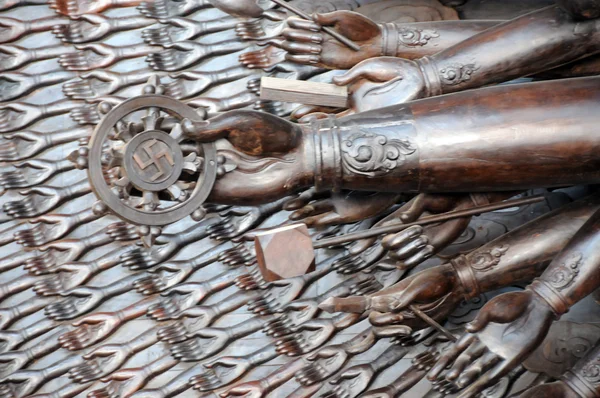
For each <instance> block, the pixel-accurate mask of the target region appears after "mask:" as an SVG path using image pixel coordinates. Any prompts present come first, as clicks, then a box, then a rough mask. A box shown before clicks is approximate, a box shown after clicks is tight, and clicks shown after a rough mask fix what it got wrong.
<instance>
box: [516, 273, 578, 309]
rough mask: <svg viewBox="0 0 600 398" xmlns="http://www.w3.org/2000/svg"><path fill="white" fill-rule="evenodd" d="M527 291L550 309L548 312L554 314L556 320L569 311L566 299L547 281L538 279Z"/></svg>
mask: <svg viewBox="0 0 600 398" xmlns="http://www.w3.org/2000/svg"><path fill="white" fill-rule="evenodd" d="M526 290H529V291H530V292H532V293H533V294H534V295H535V297H536V298H538V299H539V301H540V302H542V303H543V304H545V305H546V306H547V307H548V311H550V312H552V313H554V317H555V318H556V319H558V318H560V317H561V315H562V314H564V313H566V312H568V311H569V303H568V301H567V300H566V298H565V297H564V296H563V295H562V294H560V292H559V290H558V289H556V288H555V287H554V286H552V284H551V283H548V282H547V281H545V280H543V279H540V278H536V279H535V280H534V281H533V282H531V284H530V285H529V286H527V288H526Z"/></svg>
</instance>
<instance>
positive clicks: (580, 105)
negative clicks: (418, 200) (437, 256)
mask: <svg viewBox="0 0 600 398" xmlns="http://www.w3.org/2000/svg"><path fill="white" fill-rule="evenodd" d="M599 102H600V79H598V78H583V79H572V80H562V81H551V82H542V83H529V84H520V85H511V86H497V87H491V88H486V89H481V90H476V91H470V92H468V93H457V94H454V95H451V96H444V97H440V98H430V99H426V100H421V101H415V102H411V103H408V104H404V105H398V106H393V107H389V108H382V109H379V110H373V111H369V112H364V113H361V114H358V115H353V116H348V117H345V118H341V119H334V118H329V119H325V120H321V121H316V122H314V123H312V124H311V125H304V126H303V128H304V129H305V134H304V135H305V139H304V145H303V148H302V151H303V159H302V160H301V161H300V163H302V164H303V165H304V166H303V167H304V168H305V170H307V171H308V172H309V173H310V175H311V177H312V179H313V181H314V185H315V186H316V188H317V189H320V190H321V189H331V188H344V189H358V190H366V191H381V190H386V191H391V192H473V191H474V189H475V190H477V191H481V192H491V191H511V190H518V189H530V188H533V187H551V186H564V185H576V184H589V183H596V182H598V181H599V180H600V153H599V151H598V149H597V146H598V144H599V143H600V140H599V139H598V138H597V135H596V134H594V133H593V131H595V129H596V125H597V122H598V118H597V116H596V112H595V109H597V108H598V104H599ZM490 115H494V116H493V117H490ZM299 181H300V180H299Z"/></svg>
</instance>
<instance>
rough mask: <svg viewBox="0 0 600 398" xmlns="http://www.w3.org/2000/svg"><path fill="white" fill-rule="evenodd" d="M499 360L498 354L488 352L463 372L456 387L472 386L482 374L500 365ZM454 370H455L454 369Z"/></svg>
mask: <svg viewBox="0 0 600 398" xmlns="http://www.w3.org/2000/svg"><path fill="white" fill-rule="evenodd" d="M499 360H500V358H499V357H498V356H497V355H496V354H494V353H493V352H490V351H487V352H486V353H485V354H484V355H482V356H481V357H479V358H478V359H477V360H476V361H475V362H473V363H472V364H471V365H469V366H468V367H467V368H466V369H465V371H464V372H462V374H461V375H460V377H459V378H458V380H457V381H456V385H457V386H458V387H460V388H464V387H466V386H468V385H470V384H471V383H472V382H473V381H474V380H475V379H476V378H478V377H479V376H481V374H483V373H485V372H487V371H488V370H489V369H491V368H492V367H493V366H494V365H495V364H496V363H498V361H499ZM452 369H454V367H453V368H452Z"/></svg>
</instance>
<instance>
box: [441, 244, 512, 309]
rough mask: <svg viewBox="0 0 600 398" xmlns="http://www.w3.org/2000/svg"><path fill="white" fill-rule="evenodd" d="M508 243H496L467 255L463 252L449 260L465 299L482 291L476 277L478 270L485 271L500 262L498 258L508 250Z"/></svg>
mask: <svg viewBox="0 0 600 398" xmlns="http://www.w3.org/2000/svg"><path fill="white" fill-rule="evenodd" d="M508 248H509V246H508V245H498V246H495V247H493V248H492V249H489V250H485V251H476V252H474V253H471V254H470V255H469V256H465V255H464V254H461V255H459V256H458V257H455V258H453V259H452V260H450V265H451V266H452V268H454V271H455V273H456V276H457V278H458V281H459V283H460V285H461V286H462V288H463V295H464V298H465V300H466V301H468V300H471V299H473V298H475V297H479V296H480V295H481V294H482V293H483V291H482V290H481V286H480V284H479V280H478V278H477V273H478V272H486V271H489V270H491V269H493V268H494V267H495V266H496V265H498V264H499V263H500V259H501V258H502V256H503V255H504V253H506V251H507V250H508Z"/></svg>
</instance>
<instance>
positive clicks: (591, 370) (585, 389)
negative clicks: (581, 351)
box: [560, 346, 600, 397]
mask: <svg viewBox="0 0 600 398" xmlns="http://www.w3.org/2000/svg"><path fill="white" fill-rule="evenodd" d="M599 362H600V346H596V347H595V348H594V349H592V350H590V351H589V352H588V353H587V354H586V355H585V356H584V357H583V358H581V359H580V360H579V361H577V363H576V364H575V366H573V368H572V369H571V370H568V371H567V372H565V374H564V375H563V376H561V377H560V379H561V380H562V381H563V382H564V383H565V384H566V385H567V386H569V388H571V389H572V390H573V391H576V392H577V394H578V396H580V397H598V396H600V380H598V377H597V370H598V363H599Z"/></svg>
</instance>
